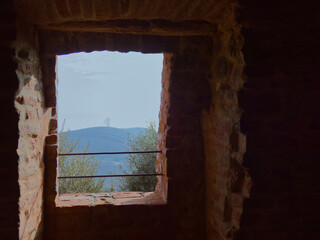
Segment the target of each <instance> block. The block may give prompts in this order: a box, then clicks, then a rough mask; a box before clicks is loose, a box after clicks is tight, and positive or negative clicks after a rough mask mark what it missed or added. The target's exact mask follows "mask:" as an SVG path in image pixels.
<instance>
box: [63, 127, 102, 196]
mask: <svg viewBox="0 0 320 240" xmlns="http://www.w3.org/2000/svg"><path fill="white" fill-rule="evenodd" d="M69 133H70V131H67V132H63V129H62V130H61V131H60V132H59V153H60V154H62V153H74V152H81V153H86V152H87V151H88V147H89V144H88V145H87V146H86V148H85V149H82V150H80V149H79V140H80V138H79V139H78V140H77V141H75V142H74V141H73V140H72V139H70V138H68V135H69ZM99 165H100V161H99V160H98V159H96V158H95V157H94V156H85V155H83V156H60V157H59V175H60V176H86V175H95V174H97V172H98V170H99ZM103 190H105V181H104V179H103V178H73V179H72V178H65V179H59V193H60V194H63V193H84V192H90V193H97V192H102V191H103Z"/></svg>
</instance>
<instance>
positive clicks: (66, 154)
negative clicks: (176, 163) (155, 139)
mask: <svg viewBox="0 0 320 240" xmlns="http://www.w3.org/2000/svg"><path fill="white" fill-rule="evenodd" d="M143 153H161V151H141V152H94V153H59V154H58V156H82V155H107V154H143Z"/></svg>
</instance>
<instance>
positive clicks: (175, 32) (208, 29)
mask: <svg viewBox="0 0 320 240" xmlns="http://www.w3.org/2000/svg"><path fill="white" fill-rule="evenodd" d="M39 28H40V29H43V30H56V31H70V32H110V33H111V32H112V33H127V34H143V35H163V36H184V35H188V36H211V35H213V34H214V32H215V30H216V27H215V26H213V25H212V24H210V23H208V22H205V21H183V22H171V21H166V20H152V21H143V20H110V21H72V22H62V23H52V24H46V25H40V26H39Z"/></svg>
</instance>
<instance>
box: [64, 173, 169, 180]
mask: <svg viewBox="0 0 320 240" xmlns="http://www.w3.org/2000/svg"><path fill="white" fill-rule="evenodd" d="M148 176H163V174H162V173H147V174H114V175H94V176H63V177H58V179H65V178H100V177H148Z"/></svg>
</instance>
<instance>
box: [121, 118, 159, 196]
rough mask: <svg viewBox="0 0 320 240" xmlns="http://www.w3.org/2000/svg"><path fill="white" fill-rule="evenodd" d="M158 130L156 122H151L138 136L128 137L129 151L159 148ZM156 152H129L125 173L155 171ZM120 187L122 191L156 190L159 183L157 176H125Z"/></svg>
mask: <svg viewBox="0 0 320 240" xmlns="http://www.w3.org/2000/svg"><path fill="white" fill-rule="evenodd" d="M157 144H158V132H157V130H156V123H155V122H154V121H153V122H150V123H149V125H148V127H147V128H146V129H145V130H144V131H139V133H138V135H137V136H136V137H130V136H129V137H128V139H127V143H126V145H127V151H132V152H136V151H152V150H156V149H157ZM156 160H157V154H156V153H150V154H129V155H128V156H127V159H126V162H125V165H124V167H123V168H124V169H125V170H124V171H123V173H124V174H146V173H155V164H156ZM119 183H120V184H119V188H120V190H122V191H142V192H150V191H154V189H155V186H156V184H157V178H156V177H155V176H148V177H123V178H121V179H120V180H119Z"/></svg>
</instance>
